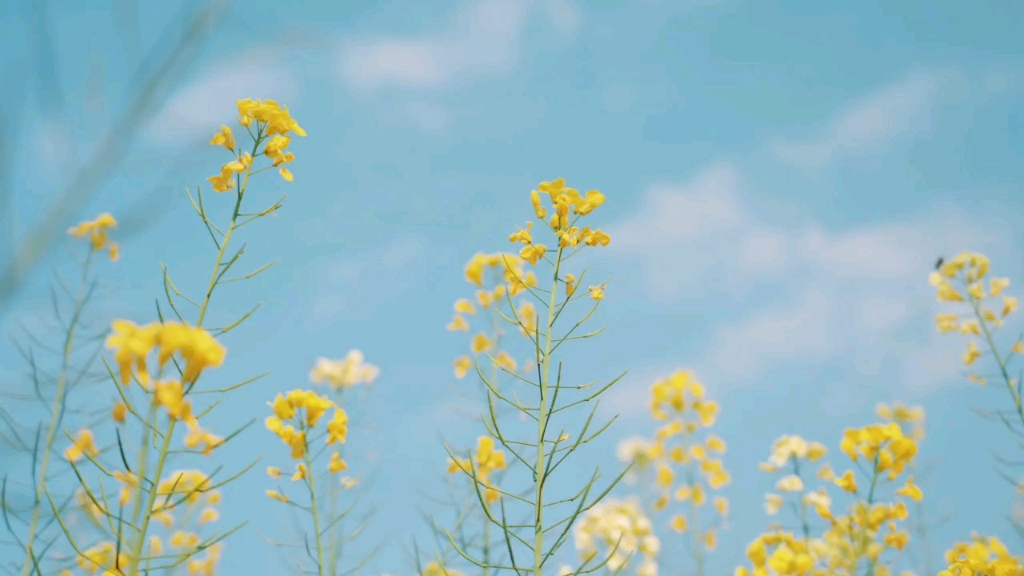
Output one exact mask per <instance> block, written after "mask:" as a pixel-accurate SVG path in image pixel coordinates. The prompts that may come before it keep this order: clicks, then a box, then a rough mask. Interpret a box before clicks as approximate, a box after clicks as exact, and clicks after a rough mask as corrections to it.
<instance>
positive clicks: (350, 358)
mask: <svg viewBox="0 0 1024 576" xmlns="http://www.w3.org/2000/svg"><path fill="white" fill-rule="evenodd" d="M377 376H380V368H378V367H377V366H375V365H373V364H370V363H369V362H366V361H365V357H364V356H363V353H362V352H360V351H359V350H349V351H348V354H346V355H345V357H344V358H342V359H340V360H330V359H328V358H317V361H316V365H314V366H313V369H312V370H311V371H310V373H309V379H310V381H312V382H313V383H314V384H321V383H323V382H327V383H328V384H330V385H331V387H332V388H334V389H335V390H346V389H348V388H352V387H353V386H357V385H359V384H366V385H370V384H373V381H374V380H376V379H377Z"/></svg>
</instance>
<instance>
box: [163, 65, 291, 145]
mask: <svg viewBox="0 0 1024 576" xmlns="http://www.w3.org/2000/svg"><path fill="white" fill-rule="evenodd" d="M298 91H299V90H298V84H297V82H296V80H295V78H294V76H293V75H292V74H291V72H289V71H288V69H287V68H285V67H284V66H282V65H281V64H280V63H279V61H278V56H276V55H274V54H272V53H270V52H268V51H265V50H255V51H251V52H247V53H245V54H243V55H242V56H240V57H238V58H235V59H231V60H229V61H226V62H222V63H221V64H219V65H217V66H215V67H212V68H209V69H207V70H206V71H205V72H204V73H203V74H201V75H200V77H199V78H198V80H196V81H195V82H193V83H191V84H188V85H187V86H185V87H184V88H182V89H181V90H179V91H178V92H177V93H175V94H174V95H173V96H171V98H170V99H169V100H168V101H167V104H166V105H165V106H164V108H163V109H162V110H161V111H160V113H158V114H157V116H156V117H155V118H154V120H153V122H152V123H151V125H150V127H149V129H148V130H147V132H146V135H147V136H148V138H149V139H150V140H151V141H153V142H155V143H157V144H162V145H168V144H172V145H180V144H184V143H191V142H192V141H194V140H196V139H201V138H208V137H209V136H210V135H211V134H212V133H213V132H214V131H216V129H217V127H218V126H220V125H221V124H225V123H228V124H229V123H230V122H228V121H229V120H231V119H232V118H234V117H235V116H236V115H237V114H238V109H237V108H236V106H235V101H236V100H237V99H238V98H239V96H238V95H239V94H258V95H259V97H260V98H270V99H273V100H277V101H279V102H281V103H283V104H285V105H288V106H291V107H294V106H295V104H296V102H297V97H298Z"/></svg>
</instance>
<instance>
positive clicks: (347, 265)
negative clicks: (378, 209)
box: [297, 236, 426, 325]
mask: <svg viewBox="0 0 1024 576" xmlns="http://www.w3.org/2000/svg"><path fill="white" fill-rule="evenodd" d="M425 253H426V243H425V242H424V240H423V239H421V238H418V237H412V236H410V237H402V238H397V239H395V240H393V241H391V242H390V243H388V244H386V245H383V246H378V247H375V248H372V249H369V250H366V251H364V252H361V253H359V254H355V255H353V256H347V257H343V258H333V259H327V260H319V261H314V262H312V263H311V264H310V265H309V266H308V267H307V268H305V269H304V270H302V271H301V272H300V274H299V277H298V278H297V282H298V283H300V284H302V285H303V286H302V287H301V288H300V289H301V290H303V291H305V292H307V293H308V296H307V307H306V308H307V309H306V311H305V319H304V320H305V321H306V322H307V323H308V324H310V325H323V324H329V323H330V322H332V321H335V320H337V318H338V317H339V316H341V315H343V314H345V313H348V312H351V311H354V310H356V309H357V308H367V307H372V306H374V305H376V304H381V303H384V302H387V301H389V300H395V299H397V298H398V297H399V296H400V295H401V294H402V293H403V292H405V291H406V290H407V289H409V288H410V287H411V286H412V283H413V282H414V280H413V279H412V277H411V274H410V273H409V272H410V269H411V268H412V267H413V266H414V265H415V263H416V262H417V261H419V260H420V259H421V258H422V257H423V255H424V254H425Z"/></svg>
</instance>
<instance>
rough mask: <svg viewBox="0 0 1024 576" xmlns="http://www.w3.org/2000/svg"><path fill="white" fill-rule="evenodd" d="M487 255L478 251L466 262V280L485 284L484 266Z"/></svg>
mask: <svg viewBox="0 0 1024 576" xmlns="http://www.w3.org/2000/svg"><path fill="white" fill-rule="evenodd" d="M485 258H486V257H485V256H484V255H483V254H482V253H479V252H478V253H476V254H474V255H473V257H472V258H471V259H470V260H469V262H467V263H466V270H465V273H466V280H467V281H469V282H472V283H473V284H476V285H477V286H483V285H484V266H485V265H486V262H485Z"/></svg>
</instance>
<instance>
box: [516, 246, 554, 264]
mask: <svg viewBox="0 0 1024 576" xmlns="http://www.w3.org/2000/svg"><path fill="white" fill-rule="evenodd" d="M547 251H548V248H547V246H545V245H543V244H530V245H528V246H523V248H522V250H520V251H519V256H520V257H521V258H522V259H523V260H526V261H527V262H529V263H530V265H533V266H535V265H536V264H537V261H538V260H540V259H541V258H543V257H544V254H545V253H547Z"/></svg>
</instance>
